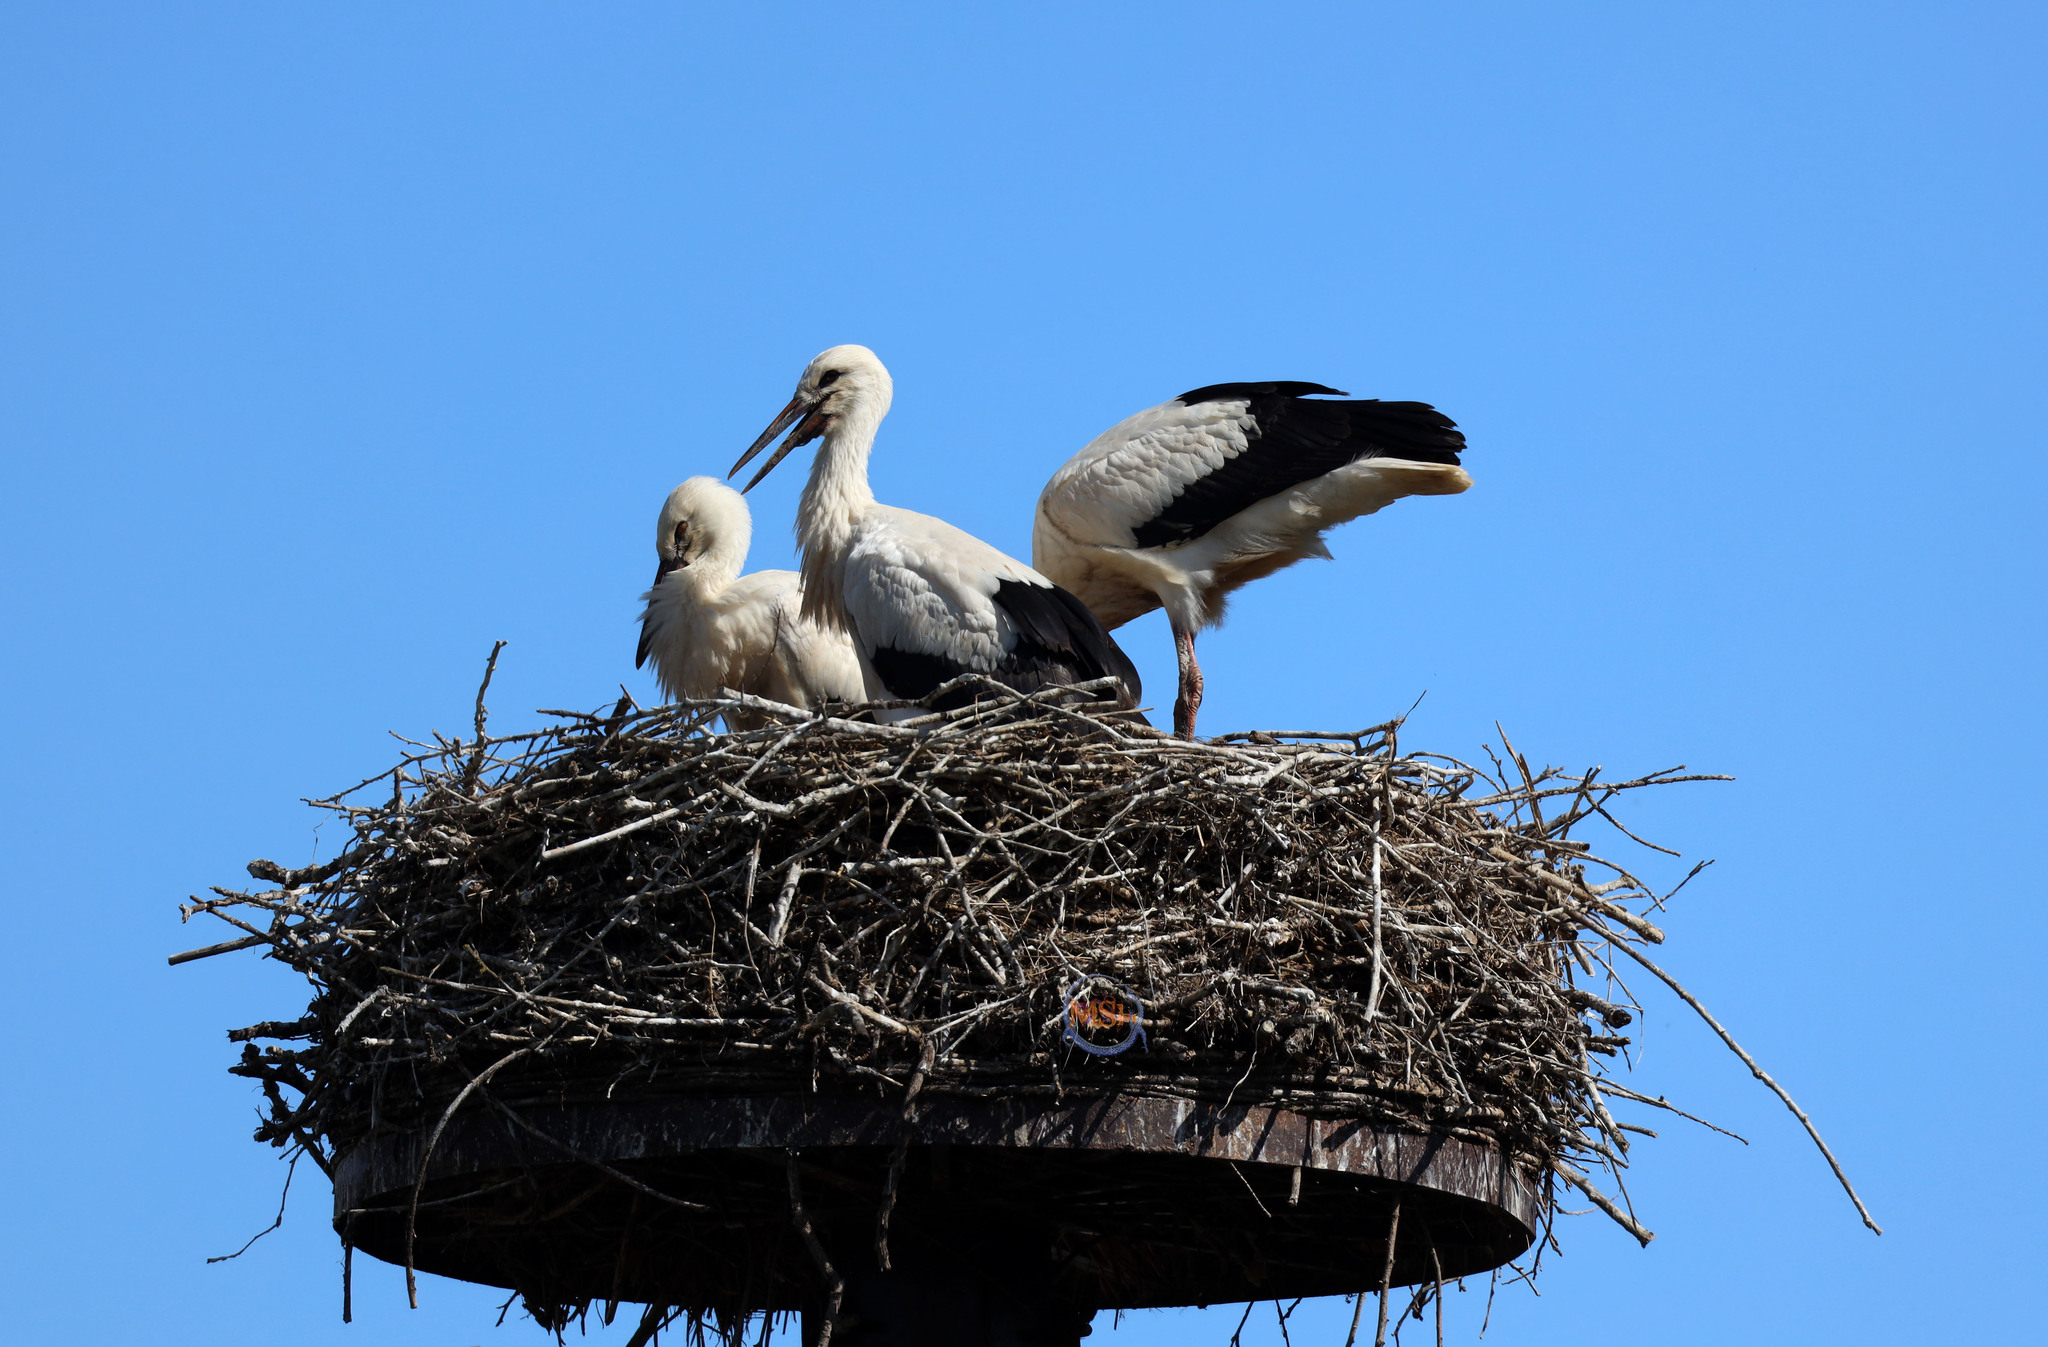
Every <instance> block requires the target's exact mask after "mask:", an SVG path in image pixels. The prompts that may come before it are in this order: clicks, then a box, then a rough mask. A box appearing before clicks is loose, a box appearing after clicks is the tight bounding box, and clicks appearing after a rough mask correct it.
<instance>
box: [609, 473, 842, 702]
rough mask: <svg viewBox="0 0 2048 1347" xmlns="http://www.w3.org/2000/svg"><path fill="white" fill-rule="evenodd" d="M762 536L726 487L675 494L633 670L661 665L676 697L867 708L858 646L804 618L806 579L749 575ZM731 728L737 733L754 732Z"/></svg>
mask: <svg viewBox="0 0 2048 1347" xmlns="http://www.w3.org/2000/svg"><path fill="white" fill-rule="evenodd" d="M753 533H754V521H753V516H752V515H751V513H749V511H748V510H747V502H746V500H745V499H744V498H743V497H742V496H741V495H740V493H739V492H737V491H735V490H733V489H732V488H731V487H729V486H727V485H726V484H725V483H723V482H721V481H719V480H718V479H717V478H716V477H692V478H691V479H690V480H688V481H687V482H684V483H683V484H682V485H681V486H679V487H677V488H676V489H675V490H674V491H671V492H670V493H669V497H668V500H667V501H666V502H665V503H664V504H663V505H662V507H661V519H660V521H659V522H658V523H657V524H656V525H655V529H654V550H655V553H656V555H658V556H659V557H660V562H659V564H658V565H657V567H656V569H655V572H654V585H653V587H652V588H651V589H649V590H648V591H647V593H646V594H644V595H642V598H644V599H645V600H646V603H647V607H646V609H645V611H644V612H643V614H642V615H641V619H640V651H639V654H638V655H636V656H635V657H634V660H633V666H634V667H635V668H638V667H640V666H641V665H643V664H645V663H647V661H648V659H649V658H652V659H653V660H654V676H655V678H656V679H657V680H659V681H660V683H661V686H662V689H663V690H664V691H665V692H667V693H668V695H669V696H671V697H716V696H717V695H718V694H719V690H720V689H721V688H731V689H733V690H735V691H738V692H749V693H752V694H754V695H755V696H757V697H766V698H767V699H769V700H770V701H777V702H782V703H783V704H785V705H787V706H799V707H804V708H806V709H814V708H816V707H819V706H822V705H824V704H825V703H826V702H828V701H841V702H858V701H861V700H863V693H864V691H865V688H864V686H863V684H862V681H861V674H860V661H859V660H858V659H856V658H855V657H854V653H853V644H852V642H850V641H848V640H847V639H846V636H845V634H844V633H842V632H837V631H832V630H829V629H827V628H825V627H822V626H820V625H819V624H818V623H816V622H813V621H811V620H810V619H809V618H807V617H805V616H804V615H803V612H802V607H803V604H802V598H803V595H802V582H801V580H800V579H799V577H798V576H797V573H796V572H795V571H755V572H754V573H753V574H752V575H741V574H740V568H741V567H742V566H744V565H746V563H747V545H748V543H750V542H751V541H752V540H753ZM727 719H728V720H735V721H736V722H738V723H736V724H735V725H734V726H733V728H741V727H742V726H743V725H744V724H747V723H751V722H749V721H748V718H747V717H745V716H740V717H730V716H729V717H727Z"/></svg>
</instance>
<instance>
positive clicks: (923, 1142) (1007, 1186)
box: [335, 1097, 1541, 1310]
mask: <svg viewBox="0 0 2048 1347" xmlns="http://www.w3.org/2000/svg"><path fill="white" fill-rule="evenodd" d="M520 1123H521V1125H514V1124H513V1123H512V1122H510V1121H508V1120H507V1119H506V1118H504V1117H503V1116H500V1115H496V1114H494V1113H492V1112H488V1111H485V1112H477V1113H472V1114H470V1115H468V1116H467V1118H466V1119H461V1120H457V1121H455V1122H453V1123H451V1125H450V1126H449V1127H448V1128H447V1129H446V1130H445V1131H444V1132H443V1134H442V1135H441V1137H440V1138H439V1140H438V1142H437V1144H436V1145H435V1147H434V1153H433V1155H432V1157H431V1158H430V1159H429V1161H428V1163H427V1165H426V1166H425V1170H424V1174H425V1182H424V1184H423V1185H422V1186H421V1189H420V1201H419V1206H418V1209H417V1214H416V1216H414V1215H413V1213H414V1208H413V1206H412V1194H413V1185H414V1181H415V1179H416V1178H418V1177H419V1176H420V1174H421V1172H422V1171H421V1167H420V1164H419V1150H420V1147H421V1145H422V1142H423V1138H421V1137H420V1136H418V1135H417V1134H409V1135H389V1136H385V1137H382V1138H379V1139H378V1140H377V1141H375V1142H372V1143H370V1144H367V1145H365V1146H362V1147H360V1148H359V1149H357V1150H356V1151H354V1152H352V1153H351V1154H349V1155H348V1156H345V1157H344V1158H343V1159H342V1162H341V1163H340V1165H339V1166H338V1167H337V1169H336V1173H335V1226H336V1229H337V1230H338V1231H340V1232H341V1233H342V1235H343V1237H344V1238H345V1239H346V1240H347V1241H348V1242H349V1243H351V1244H353V1245H354V1246H355V1247H357V1248H360V1249H363V1250H364V1251H366V1252H368V1253H371V1254H374V1255H376V1256H377V1257H379V1258H383V1259H386V1260H388V1261H390V1262H394V1263H403V1262H404V1261H405V1260H406V1227H407V1221H408V1218H409V1217H412V1218H413V1219H414V1220H415V1222H416V1224H415V1233H414V1237H413V1247H412V1255H411V1256H412V1261H413V1263H414V1264H415V1265H416V1266H417V1267H419V1268H421V1269H423V1270H425V1271H430V1272H439V1273H443V1274H445V1275H448V1276H452V1277H459V1278H462V1279H463V1280H466V1281H475V1282H484V1283H488V1284H491V1285H496V1286H504V1287H510V1288H518V1289H520V1290H521V1291H522V1292H524V1293H525V1294H526V1295H528V1296H529V1297H530V1298H535V1299H539V1300H547V1301H561V1302H578V1301H596V1300H622V1301H634V1302H641V1303H649V1304H667V1305H705V1306H710V1305H716V1304H719V1303H720V1302H721V1301H722V1300H724V1299H726V1298H727V1297H729V1296H730V1295H731V1293H732V1290H733V1288H737V1287H741V1286H744V1285H746V1284H747V1283H748V1282H749V1280H750V1279H757V1284H756V1285H755V1286H754V1287H753V1288H752V1289H751V1293H750V1294H748V1295H747V1296H746V1300H747V1302H748V1304H749V1306H750V1307H755V1308H773V1309H782V1310H794V1309H801V1308H804V1307H805V1306H815V1305H817V1303H818V1302H819V1301H820V1300H821V1299H822V1297H823V1294H824V1291H823V1288H822V1286H821V1282H820V1279H819V1277H818V1275H817V1270H816V1269H815V1268H814V1267H813V1265H812V1260H811V1258H810V1257H809V1256H808V1254H807V1253H806V1252H805V1250H804V1248H803V1247H802V1242H801V1239H800V1237H799V1235H798V1233H797V1231H796V1229H795V1227H794V1226H793V1224H792V1221H791V1219H790V1212H791V1206H790V1191H789V1186H788V1183H787V1161H788V1157H789V1156H790V1155H791V1154H792V1153H793V1154H794V1155H795V1156H796V1157H797V1160H798V1168H799V1175H800V1179H799V1182H800V1185H801V1186H800V1193H801V1199H800V1200H801V1202H802V1204H803V1208H804V1210H805V1211H806V1213H807V1214H808V1216H809V1217H810V1219H811V1220H812V1221H813V1222H814V1224H815V1227H816V1229H817V1233H818V1235H819V1238H820V1241H821V1244H822V1246H823V1247H825V1248H827V1249H831V1250H835V1251H842V1252H841V1253H840V1254H839V1256H838V1257H837V1258H835V1259H834V1260H833V1261H834V1262H835V1264H844V1265H845V1266H843V1267H837V1268H836V1270H837V1271H838V1272H839V1273H840V1274H841V1275H844V1276H849V1277H856V1278H857V1277H859V1276H861V1275H864V1274H865V1273H866V1272H868V1271H871V1270H872V1267H873V1263H874V1261H875V1255H874V1247H875V1243H876V1235H877V1224H878V1212H879V1210H880V1207H881V1205H882V1198H883V1193H884V1190H885V1188H886V1186H887V1179H888V1173H889V1170H890V1167H891V1161H892V1159H893V1158H894V1156H895V1152H896V1150H897V1148H898V1146H899V1144H901V1143H902V1142H904V1141H905V1140H906V1138H907V1142H908V1145H907V1149H906V1151H905V1156H904V1162H903V1164H902V1167H901V1170H900V1178H899V1181H898V1183H897V1185H896V1196H895V1201H894V1205H893V1210H892V1212H891V1216H890V1221H889V1229H888V1244H889V1248H890V1254H891V1260H892V1263H893V1264H895V1265H896V1266H898V1267H901V1268H906V1269H932V1268H946V1269H947V1270H948V1272H949V1275H953V1276H957V1277H959V1278H961V1279H964V1280H967V1281H981V1282H985V1283H989V1284H991V1285H1011V1284H1020V1283H1021V1284H1025V1285H1029V1284H1032V1283H1037V1284H1040V1285H1041V1286H1042V1287H1043V1289H1044V1290H1045V1292H1046V1293H1048V1294H1050V1295H1052V1296H1053V1297H1055V1298H1056V1299H1057V1300H1059V1301H1060V1302H1061V1303H1062V1304H1064V1305H1067V1306H1071V1307H1075V1308H1079V1309H1085V1310H1094V1309H1110V1308H1117V1309H1135V1308H1141V1307H1148V1306H1161V1305H1187V1304H1207V1303H1211V1302H1219V1303H1220V1302H1228V1301H1239V1300H1255V1299H1271V1298H1289V1299H1291V1298H1293V1297H1297V1296H1313V1295H1336V1294H1342V1293H1345V1292H1351V1291H1357V1290H1359V1289H1360V1288H1361V1287H1362V1286H1367V1285H1373V1284H1377V1283H1378V1281H1379V1279H1380V1276H1381V1272H1382V1268H1383V1264H1384V1262H1385V1259H1386V1251H1387V1234H1388V1230H1389V1227H1390V1225H1391V1222H1392V1217H1393V1209H1394V1207H1395V1205H1396V1204H1399V1205H1400V1207H1401V1209H1402V1217H1401V1232H1402V1234H1401V1237H1400V1238H1398V1239H1397V1243H1396V1249H1395V1259H1394V1267H1393V1272H1392V1281H1393V1283H1394V1284H1395V1285H1406V1284H1409V1283H1414V1282H1426V1281H1431V1280H1439V1279H1450V1278H1455V1277H1462V1276H1466V1275H1469V1274H1471V1273H1475V1272H1484V1271H1487V1270H1489V1269H1491V1268H1494V1267H1497V1266H1499V1265H1501V1264H1502V1263H1505V1262H1507V1261H1508V1260H1509V1259H1511V1258H1513V1257H1515V1256H1517V1255H1519V1254H1520V1253H1522V1252H1523V1251H1524V1250H1525V1249H1527V1248H1528V1247H1529V1245H1530V1244H1531V1243H1532V1242H1533V1240H1534V1238H1535V1232H1536V1228H1537V1226H1538V1223H1539V1220H1540V1209H1541V1203H1540V1198H1539V1195H1538V1194H1537V1193H1536V1191H1535V1190H1534V1189H1533V1188H1532V1187H1531V1186H1530V1184H1529V1183H1528V1182H1527V1180H1526V1179H1525V1178H1524V1177H1523V1176H1521V1175H1519V1174H1517V1173H1516V1172H1515V1171H1514V1169H1513V1168H1512V1166H1510V1165H1508V1164H1507V1163H1506V1162H1504V1161H1503V1160H1502V1159H1501V1158H1500V1157H1499V1156H1498V1155H1497V1154H1495V1153H1494V1152H1491V1151H1489V1150H1487V1149H1485V1148H1484V1147H1481V1146H1477V1145H1474V1144H1473V1143H1471V1142H1466V1141H1459V1140H1457V1139H1455V1138H1449V1137H1427V1136H1421V1135H1417V1134H1415V1133H1411V1132H1403V1131H1395V1130H1391V1129H1384V1128H1375V1127H1370V1126H1366V1125H1363V1124H1352V1123H1342V1122H1332V1121H1328V1120H1322V1119H1315V1118H1304V1117H1302V1116H1300V1115H1298V1114H1293V1113H1288V1112H1285V1111H1283V1110H1278V1109H1271V1108H1263V1107H1249V1108H1247V1107H1233V1108H1229V1109H1217V1108H1213V1107H1209V1106H1203V1105H1195V1104H1190V1103H1187V1102H1185V1101H1180V1100H1167V1099H1097V1100H1088V1101H1082V1102H1076V1103H1072V1104H1051V1105H1035V1104H1027V1103H1022V1102H1018V1101H991V1102H967V1101H956V1100H934V1101H932V1103H931V1105H930V1106H928V1107H927V1108H925V1109H923V1110H921V1111H920V1112H919V1113H918V1115H917V1117H916V1119H915V1121H914V1122H913V1123H912V1124H911V1125H910V1126H909V1128H908V1130H907V1133H906V1130H905V1129H904V1127H903V1125H902V1124H901V1122H900V1120H899V1119H898V1118H897V1116H895V1114H894V1112H893V1111H890V1110H885V1109H883V1108H880V1107H877V1106H876V1105H875V1104H874V1103H873V1102H871V1101H867V1100H861V1099H833V1098H830V1097H812V1098H808V1099H806V1098H794V1099H791V1098H780V1099H778V1098H727V1099H699V1100H689V1101H674V1100H671V1101H665V1102H657V1103H647V1104H632V1103H610V1104H592V1105H583V1106H572V1107H563V1108H528V1109H524V1110H522V1111H521V1114H520ZM570 1153H574V1154H576V1155H579V1156H582V1157H586V1159H584V1160H578V1161H565V1160H564V1158H563V1157H564V1156H565V1155H567V1154H570ZM591 1160H597V1161H601V1162H602V1163H603V1165H604V1166H605V1167H606V1168H610V1169H612V1170H614V1171H616V1172H617V1174H619V1175H623V1176H625V1177H627V1178H630V1179H631V1180H634V1181H635V1182H636V1183H637V1184H639V1185H644V1187H635V1186H629V1185H628V1184H627V1183H625V1182H621V1181H620V1179H619V1178H618V1177H616V1176H614V1175H613V1174H607V1173H605V1172H604V1170H603V1169H600V1168H597V1167H596V1166H594V1165H592V1164H591V1163H589V1161H591ZM647 1189H652V1190H654V1192H655V1193H658V1194H663V1195H666V1196H667V1197H668V1198H669V1199H680V1200H664V1198H663V1197H661V1196H655V1195H652V1194H650V1193H649V1192H648V1191H646V1190H647ZM778 1269H794V1270H795V1272H796V1273H797V1275H796V1276H793V1277H792V1276H788V1275H782V1276H778V1275H777V1274H776V1272H775V1271H774V1270H778ZM764 1278H765V1279H766V1281H765V1284H761V1283H760V1281H759V1280H758V1279H764Z"/></svg>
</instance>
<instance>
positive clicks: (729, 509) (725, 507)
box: [654, 477, 754, 585]
mask: <svg viewBox="0 0 2048 1347" xmlns="http://www.w3.org/2000/svg"><path fill="white" fill-rule="evenodd" d="M753 534H754V519H753V515H752V514H751V513H749V512H748V510H747V502H746V500H745V499H744V498H743V497H742V496H741V495H740V493H739V492H737V491H735V490H733V489H732V488H731V487H729V486H727V485H726V484H725V483H724V482H721V481H719V480H718V479H717V478H716V477H692V478H691V479H690V480H689V481H687V482H684V483H683V484H682V485H681V486H679V487H677V488H676V489H675V490H673V491H671V492H669V493H668V500H667V501H665V502H664V503H663V504H662V507H661V519H660V521H659V522H657V523H656V524H655V526H654V551H655V553H656V555H658V556H659V557H660V558H661V561H660V564H659V565H658V566H657V568H656V569H655V572H654V583H655V584H657V585H658V584H660V583H661V582H662V580H663V579H664V578H666V577H667V575H668V574H669V572H671V571H678V570H681V569H683V568H684V567H685V566H691V565H700V564H701V565H705V566H707V567H709V568H711V569H715V570H718V571H720V572H722V576H721V578H723V579H727V580H729V579H731V578H732V577H733V576H735V575H738V574H739V569H740V567H741V566H743V565H744V564H746V560H747V545H748V543H750V542H752V541H753Z"/></svg>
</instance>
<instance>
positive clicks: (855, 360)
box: [726, 346, 896, 491]
mask: <svg viewBox="0 0 2048 1347" xmlns="http://www.w3.org/2000/svg"><path fill="white" fill-rule="evenodd" d="M895 392H896V385H895V384H894V383H893V382H892V381H891V380H890V378H889V371H888V370H887V369H886V368H885V367H884V366H883V364H882V362H881V360H880V359H879V358H878V357H877V356H876V355H875V353H874V352H873V351H870V350H869V349H868V348H867V347H865V346H834V347H833V348H832V349H831V350H829V351H826V352H824V353H822V354H821V355H819V356H817V357H816V358H815V359H813V360H812V361H811V363H810V364H808V365H806V366H804V374H803V377H802V378H801V379H798V380H797V381H796V396H794V397H792V398H791V399H790V400H789V405H788V406H787V407H784V408H783V409H782V410H781V411H780V412H779V413H777V414H776V417H775V419H774V420H773V421H770V422H769V423H768V429H766V430H764V431H762V432H761V438H760V439H758V440H755V441H754V443H753V444H752V445H751V446H750V447H749V448H748V449H747V452H746V453H744V454H741V455H740V461H739V462H737V463H735V464H733V465H732V472H729V473H727V474H726V476H728V477H730V476H732V475H733V473H736V472H738V471H739V470H740V469H741V468H744V467H746V466H747V464H748V463H749V462H751V461H752V460H753V457H754V455H756V454H758V453H760V452H761V450H763V449H764V448H766V447H767V445H768V442H769V441H770V440H772V439H774V438H775V437H776V436H777V435H780V434H781V433H782V432H783V431H785V430H788V431H789V438H788V439H786V440H784V441H783V442H782V443H781V445H779V446H778V447H777V448H776V450H775V453H774V454H773V455H771V456H770V457H769V459H768V461H767V462H766V463H764V464H762V465H761V470H760V471H759V472H757V473H755V474H754V478H753V481H750V482H748V483H747V484H746V486H745V487H744V488H743V489H744V490H747V491H752V490H753V489H754V487H755V484H756V483H758V482H759V481H760V480H761V479H762V478H763V477H766V476H767V475H768V474H769V473H771V472H773V471H774V470H775V465H776V464H778V463H780V462H781V461H782V460H783V459H784V458H786V457H788V456H789V451H790V450H792V449H795V448H797V447H798V446H800V445H806V444H809V443H810V442H811V441H812V440H815V439H817V438H818V437H819V436H820V435H823V434H826V433H827V432H829V431H831V430H833V429H834V428H835V427H836V426H838V425H839V423H840V422H842V421H844V420H845V419H847V418H848V417H850V416H856V415H858V416H864V417H869V418H872V419H873V420H874V421H876V422H879V421H880V420H881V419H882V417H883V416H885V415H886V414H887V413H888V411H889V402H890V399H891V398H893V397H894V396H895ZM792 427H794V428H793V429H792Z"/></svg>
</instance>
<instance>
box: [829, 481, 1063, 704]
mask: <svg viewBox="0 0 2048 1347" xmlns="http://www.w3.org/2000/svg"><path fill="white" fill-rule="evenodd" d="M1005 580H1011V581H1016V582H1018V583H1022V584H1030V585H1049V584H1050V583H1051V582H1050V581H1048V580H1046V578H1045V577H1044V576H1042V575H1040V574H1039V573H1038V572H1037V571H1034V570H1032V569H1031V568H1030V567H1029V566H1026V565H1024V564H1023V563H1022V562H1020V561H1017V560H1014V559H1013V558H1011V557H1008V556H1005V555H1004V554H1003V553H1002V552H999V551H997V550H996V549H995V548H993V547H991V546H989V545H988V544H987V543H985V542H983V541H981V540H980V539H979V538H976V537H975V536H974V535H972V534H970V533H966V532H963V531H962V530H960V529H957V528H955V527H953V526H952V525H951V524H948V523H947V522H946V521H945V520H943V519H934V518H932V517H931V516H930V515H923V514H918V513H917V512H916V511H913V510H901V509H897V508H895V507H893V506H887V505H877V506H875V507H874V508H873V510H872V512H871V513H870V514H869V515H868V516H867V517H866V518H865V519H863V520H862V521H861V524H860V527H859V529H858V531H857V532H856V533H855V535H854V539H853V543H852V546H851V547H849V548H848V550H847V557H846V581H845V584H846V589H845V595H846V610H847V615H848V616H849V617H850V618H852V619H853V625H854V629H855V630H856V631H857V632H858V633H859V638H860V642H861V646H862V649H863V651H864V652H865V653H870V654H872V652H873V651H875V650H876V649H879V648H883V647H888V648H892V649H895V650H900V651H905V652H915V653H917V654H923V655H933V656H937V657H939V658H942V659H946V660H949V661H951V662H953V663H956V664H960V665H964V666H966V667H969V668H975V669H985V670H986V669H994V668H995V667H996V666H997V665H998V664H999V663H1001V661H1002V658H1003V656H1004V655H1005V654H1007V653H1008V652H1009V651H1010V649H1011V648H1012V647H1014V646H1015V645H1016V643H1017V633H1016V629H1015V626H1014V625H1013V624H1012V622H1011V621H1010V618H1009V616H1008V614H1006V613H1004V612H1003V611H1002V610H1001V609H1000V608H998V607H997V606H996V604H995V602H994V598H995V593H996V589H997V587H998V586H999V585H1000V584H1001V583H1002V582H1003V581H1005Z"/></svg>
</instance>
